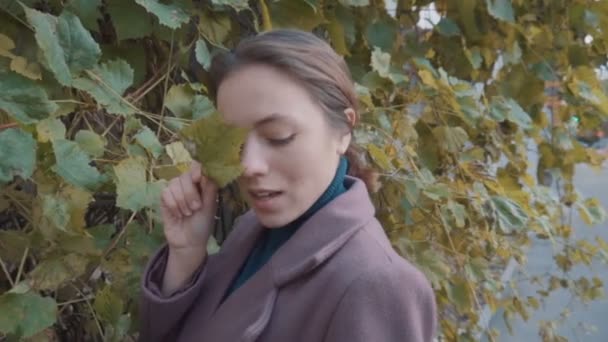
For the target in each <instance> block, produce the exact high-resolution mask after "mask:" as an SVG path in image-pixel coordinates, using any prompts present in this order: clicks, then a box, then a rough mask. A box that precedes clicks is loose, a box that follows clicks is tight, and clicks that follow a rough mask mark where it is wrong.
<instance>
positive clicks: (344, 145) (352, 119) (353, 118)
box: [338, 108, 357, 155]
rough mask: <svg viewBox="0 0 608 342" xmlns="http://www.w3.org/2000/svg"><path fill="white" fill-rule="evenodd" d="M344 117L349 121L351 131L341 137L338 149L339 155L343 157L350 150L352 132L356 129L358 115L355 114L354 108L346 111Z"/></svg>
mask: <svg viewBox="0 0 608 342" xmlns="http://www.w3.org/2000/svg"><path fill="white" fill-rule="evenodd" d="M344 115H345V116H346V119H347V120H348V125H349V130H348V132H346V134H344V135H342V136H341V137H340V143H339V147H338V154H340V155H343V154H345V153H346V150H347V149H348V146H349V145H350V142H351V140H352V135H353V134H352V130H353V128H354V127H355V124H356V123H357V113H356V112H355V110H354V109H352V108H346V109H345V110H344Z"/></svg>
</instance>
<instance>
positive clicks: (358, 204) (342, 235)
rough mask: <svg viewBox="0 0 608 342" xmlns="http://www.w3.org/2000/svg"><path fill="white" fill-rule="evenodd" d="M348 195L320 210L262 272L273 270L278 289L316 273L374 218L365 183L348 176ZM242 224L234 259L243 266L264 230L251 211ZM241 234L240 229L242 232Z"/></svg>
mask: <svg viewBox="0 0 608 342" xmlns="http://www.w3.org/2000/svg"><path fill="white" fill-rule="evenodd" d="M345 185H346V188H347V191H346V192H345V193H343V194H342V195H340V196H338V197H336V198H335V199H334V200H333V201H331V202H330V203H328V204H327V205H325V206H324V207H323V208H321V209H319V211H317V212H316V213H315V214H314V215H313V216H311V217H310V218H309V219H308V220H307V221H306V222H304V223H303V224H302V226H301V227H300V228H299V229H298V230H297V232H296V233H295V234H294V235H293V236H292V237H291V238H290V239H289V240H288V241H287V242H286V243H285V244H284V245H283V246H281V248H279V249H278V250H277V251H276V253H275V254H274V255H273V256H272V258H271V259H270V261H269V263H268V264H266V265H265V266H264V267H263V268H267V267H269V268H271V270H272V272H271V273H272V275H273V280H274V282H275V286H277V287H281V286H284V285H285V284H286V283H288V282H289V281H291V280H293V279H295V278H298V277H300V276H302V275H304V274H305V273H307V272H310V271H312V270H314V269H315V268H316V267H317V266H318V265H320V264H322V263H323V262H324V261H325V260H327V259H328V258H330V257H331V256H332V255H333V254H334V253H335V252H336V251H337V250H338V249H340V247H342V246H343V245H344V243H346V241H348V239H349V238H350V237H351V236H353V235H354V234H355V233H356V232H357V231H358V230H359V228H361V227H362V226H363V225H365V224H366V223H367V222H369V220H371V219H372V218H373V217H374V215H375V209H374V206H373V204H372V202H371V200H370V198H369V193H368V191H367V188H366V186H365V183H363V181H361V180H360V179H358V178H354V177H350V176H347V177H346V179H345ZM241 221H242V222H239V225H241V224H242V225H243V226H246V227H247V228H246V229H242V230H243V232H242V233H241V234H242V235H241V236H240V237H239V240H241V241H240V243H239V245H241V248H239V249H238V250H237V251H234V252H235V255H233V256H232V258H230V259H232V260H233V262H234V261H236V262H238V263H239V265H241V264H242V263H243V262H244V261H245V259H246V258H247V256H248V255H249V254H248V253H249V252H250V251H251V249H252V248H253V245H254V243H255V241H256V240H257V239H258V238H259V236H260V234H261V233H262V232H263V230H264V229H265V228H264V227H262V225H261V223H260V222H259V221H258V219H257V217H256V216H255V214H254V213H253V212H252V211H249V212H247V213H246V214H245V215H244V216H243V217H242V219H241ZM239 230H240V229H239Z"/></svg>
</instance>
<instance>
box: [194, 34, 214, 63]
mask: <svg viewBox="0 0 608 342" xmlns="http://www.w3.org/2000/svg"><path fill="white" fill-rule="evenodd" d="M195 54H196V61H197V62H198V63H199V64H200V65H202V66H203V68H204V69H205V70H207V69H209V66H211V55H210V54H209V49H208V48H207V44H206V43H205V41H204V40H203V39H199V40H197V41H196V47H195Z"/></svg>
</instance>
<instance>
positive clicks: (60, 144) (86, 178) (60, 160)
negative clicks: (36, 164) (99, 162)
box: [53, 139, 105, 190]
mask: <svg viewBox="0 0 608 342" xmlns="http://www.w3.org/2000/svg"><path fill="white" fill-rule="evenodd" d="M53 151H54V152H55V159H56V160H57V164H55V166H53V171H55V172H56V173H57V174H58V175H60V176H61V177H63V179H65V180H66V181H67V182H68V183H70V184H73V185H75V186H78V187H81V188H84V189H88V190H95V189H97V187H98V186H99V185H101V183H102V182H104V181H105V177H104V176H103V175H102V174H100V173H99V171H98V170H97V169H96V168H94V167H92V166H90V165H89V163H90V162H91V160H90V159H89V156H87V154H86V153H85V152H84V151H83V150H82V149H81V148H80V146H79V145H78V144H77V143H75V142H73V141H70V140H64V139H58V140H56V141H54V142H53Z"/></svg>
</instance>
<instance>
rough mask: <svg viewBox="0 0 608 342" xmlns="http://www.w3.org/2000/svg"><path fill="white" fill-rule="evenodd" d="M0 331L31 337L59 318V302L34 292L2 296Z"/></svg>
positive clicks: (0, 299)
mask: <svg viewBox="0 0 608 342" xmlns="http://www.w3.org/2000/svg"><path fill="white" fill-rule="evenodd" d="M0 312H1V313H2V314H1V315H0V332H1V333H6V334H18V335H20V336H22V337H30V336H32V335H34V334H36V333H38V332H39V331H42V330H43V329H45V328H47V327H50V326H51V325H52V324H53V323H55V320H56V319H57V303H56V302H55V301H54V300H53V299H52V298H49V297H41V296H39V295H38V294H35V293H32V292H26V293H10V292H8V293H5V294H3V295H2V296H0Z"/></svg>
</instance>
